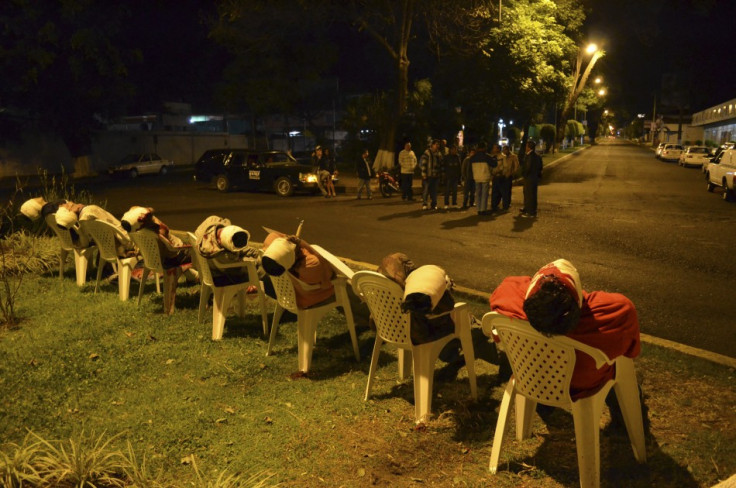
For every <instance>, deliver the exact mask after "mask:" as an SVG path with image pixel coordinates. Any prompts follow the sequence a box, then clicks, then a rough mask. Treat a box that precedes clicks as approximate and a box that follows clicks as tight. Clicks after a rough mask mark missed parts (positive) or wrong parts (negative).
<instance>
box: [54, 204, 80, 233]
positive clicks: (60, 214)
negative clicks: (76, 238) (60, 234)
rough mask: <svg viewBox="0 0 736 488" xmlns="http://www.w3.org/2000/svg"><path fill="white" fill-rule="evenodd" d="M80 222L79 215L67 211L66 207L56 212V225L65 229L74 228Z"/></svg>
mask: <svg viewBox="0 0 736 488" xmlns="http://www.w3.org/2000/svg"><path fill="white" fill-rule="evenodd" d="M78 221H79V217H77V214H76V213H74V212H72V211H71V210H69V209H67V208H66V207H59V210H57V211H56V224H57V225H59V226H60V227H63V228H65V229H69V228H71V227H73V226H74V225H75V224H76V223H77V222H78Z"/></svg>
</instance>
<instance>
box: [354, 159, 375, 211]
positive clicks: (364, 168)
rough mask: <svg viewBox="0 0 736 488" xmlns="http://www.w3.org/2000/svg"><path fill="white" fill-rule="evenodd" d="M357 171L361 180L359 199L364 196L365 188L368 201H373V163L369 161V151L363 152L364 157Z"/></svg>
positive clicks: (357, 166) (359, 183)
mask: <svg viewBox="0 0 736 488" xmlns="http://www.w3.org/2000/svg"><path fill="white" fill-rule="evenodd" d="M355 169H356V171H357V173H358V180H359V182H358V196H357V199H358V200H360V198H361V195H362V194H363V187H365V189H366V193H367V194H368V200H370V199H372V198H373V196H372V195H371V178H372V177H373V168H371V162H370V161H369V160H368V149H364V150H363V155H362V156H361V158H360V161H358V163H357V164H356V165H355Z"/></svg>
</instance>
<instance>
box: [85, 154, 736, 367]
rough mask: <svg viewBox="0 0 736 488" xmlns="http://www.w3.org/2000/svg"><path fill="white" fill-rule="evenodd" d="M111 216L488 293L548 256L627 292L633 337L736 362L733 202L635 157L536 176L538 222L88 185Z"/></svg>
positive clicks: (596, 160) (390, 204) (579, 161)
mask: <svg viewBox="0 0 736 488" xmlns="http://www.w3.org/2000/svg"><path fill="white" fill-rule="evenodd" d="M91 190H92V191H93V193H94V194H95V195H96V196H99V197H100V198H106V199H107V202H108V208H109V209H110V210H111V211H113V213H115V214H116V215H119V214H122V213H123V211H125V210H126V209H127V207H128V206H129V205H131V204H134V203H135V204H146V205H149V206H152V207H154V208H155V209H156V214H157V215H158V216H159V217H160V218H162V220H164V221H165V222H166V223H167V224H169V225H170V226H171V227H173V228H182V229H194V228H195V227H196V226H197V225H198V224H199V222H201V221H202V220H203V219H204V218H205V217H207V216H208V215H211V214H217V215H222V216H228V217H229V218H230V219H231V220H233V222H235V223H238V224H240V225H243V226H244V227H246V228H248V229H251V231H252V234H253V239H254V240H261V239H263V237H265V232H263V231H262V230H261V229H260V226H261V225H266V226H269V227H272V228H276V229H279V230H283V231H285V232H292V231H293V230H294V229H296V226H297V223H298V221H299V219H304V220H305V224H304V234H303V235H304V237H305V238H306V239H307V240H308V241H310V242H314V243H318V244H320V245H322V246H323V247H326V248H328V249H330V250H332V251H333V252H334V253H336V254H338V255H343V256H347V257H350V258H352V259H356V260H360V261H366V262H371V263H377V262H378V260H379V259H380V258H381V257H382V256H384V255H386V254H388V253H389V252H392V251H404V252H406V253H407V254H409V255H410V256H411V257H412V258H413V259H414V260H415V262H417V263H419V264H426V263H434V264H438V265H441V266H443V267H445V268H446V269H447V270H448V272H449V273H450V275H451V276H452V277H453V278H454V279H455V281H456V282H457V283H459V284H461V285H464V286H467V287H471V288H475V289H478V290H486V291H489V292H490V291H491V290H492V289H493V288H494V287H495V286H496V285H497V284H498V283H499V282H500V281H501V280H502V279H503V277H505V276H507V275H513V274H532V273H534V272H535V271H536V269H537V268H539V267H540V266H541V265H543V264H545V263H547V262H549V261H552V260H553V259H556V258H559V257H565V258H567V259H570V260H571V261H572V262H573V263H574V264H575V265H576V266H577V267H578V269H579V270H580V273H581V277H582V280H583V285H584V287H585V288H586V289H588V290H594V289H604V290H607V291H616V292H621V293H624V294H626V295H627V296H629V297H630V298H631V299H632V300H633V301H634V303H635V304H636V306H637V308H638V310H639V316H640V322H641V327H642V330H643V331H644V332H646V333H648V334H652V335H655V336H658V337H662V338H666V339H670V340H674V341H677V342H682V343H685V344H688V345H691V346H695V347H699V348H703V349H706V350H710V351H714V352H718V353H721V354H725V355H728V356H731V357H736V327H735V326H734V316H735V315H736V313H735V310H734V308H735V305H736V300H734V297H733V294H734V276H736V259H734V255H735V254H736V252H734V251H735V250H736V232H735V231H734V226H735V224H736V204H734V203H726V202H723V201H722V200H721V198H720V195H719V194H711V193H708V192H706V191H705V182H704V180H703V178H702V175H701V174H700V172H699V171H698V170H697V169H684V168H680V167H679V166H677V165H676V164H671V163H663V162H660V161H657V160H656V159H654V157H653V153H652V152H651V151H650V150H648V149H646V148H641V147H637V146H634V145H630V144H627V143H625V142H616V141H610V142H605V143H603V144H600V145H598V146H595V147H592V148H590V149H588V150H585V151H582V152H581V153H578V154H577V155H575V156H573V157H571V158H568V159H567V160H565V161H562V162H560V163H558V164H557V165H555V166H554V167H552V168H546V169H545V175H544V183H543V185H542V186H541V187H540V190H539V198H540V209H539V218H538V219H536V220H529V219H522V218H519V217H518V216H517V212H518V209H519V208H520V206H521V198H522V196H521V188H520V187H514V197H513V200H512V212H510V213H507V214H503V215H500V216H495V217H483V218H479V217H478V216H477V215H475V213H474V212H471V211H466V212H462V211H460V210H450V211H435V212H426V211H422V210H421V209H420V205H419V204H418V203H414V204H411V203H405V202H402V201H401V200H400V199H399V198H397V197H393V198H389V199H383V198H381V197H380V196H379V197H378V198H374V199H373V200H371V201H367V200H361V201H356V200H355V199H354V197H352V196H350V195H348V196H345V197H338V198H337V199H324V198H321V197H310V196H296V197H292V198H279V197H277V196H275V195H271V194H248V193H237V192H236V193H229V194H220V193H217V192H216V191H214V190H213V189H211V188H207V187H203V186H200V185H196V184H194V183H193V182H191V181H190V179H189V176H188V175H177V176H176V177H174V178H165V179H161V178H157V177H148V178H139V179H138V180H136V181H135V182H130V181H127V182H126V181H122V182H121V181H116V182H112V183H109V182H106V181H105V182H103V183H102V184H99V183H98V184H96V185H95V186H94V187H92V188H91Z"/></svg>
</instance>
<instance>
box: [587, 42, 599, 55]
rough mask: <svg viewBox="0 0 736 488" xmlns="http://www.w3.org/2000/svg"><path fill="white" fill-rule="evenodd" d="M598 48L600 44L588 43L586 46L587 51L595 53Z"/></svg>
mask: <svg viewBox="0 0 736 488" xmlns="http://www.w3.org/2000/svg"><path fill="white" fill-rule="evenodd" d="M597 50H598V46H597V45H595V44H594V43H590V44H588V47H586V48H585V52H586V53H588V54H593V53H594V52H596V51H597Z"/></svg>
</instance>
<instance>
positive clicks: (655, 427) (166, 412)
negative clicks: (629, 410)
mask: <svg viewBox="0 0 736 488" xmlns="http://www.w3.org/2000/svg"><path fill="white" fill-rule="evenodd" d="M131 288H132V290H131V292H132V293H131V295H133V296H135V294H136V293H137V285H136V284H133V285H132V287H131ZM93 289H94V283H92V284H89V283H88V284H87V285H86V286H85V287H83V288H78V287H77V286H76V285H75V284H74V280H73V277H72V270H71V269H69V270H68V273H67V275H66V276H65V279H63V280H59V279H58V277H51V276H40V277H39V276H34V275H28V276H26V278H25V279H24V282H23V286H22V288H21V292H20V295H19V296H18V299H17V304H18V311H19V315H20V316H21V317H22V319H23V320H22V322H21V323H20V324H19V325H18V326H17V327H16V328H13V329H9V330H8V329H0V440H2V441H4V442H14V443H21V442H22V441H23V439H24V438H25V437H26V435H27V433H28V430H29V429H30V430H32V431H33V432H34V433H36V434H37V435H38V436H40V437H42V438H44V439H48V440H63V439H67V440H68V439H70V438H72V439H73V438H79V437H80V436H82V435H86V436H92V437H93V438H98V437H99V436H101V435H103V434H104V435H105V436H108V437H112V436H115V435H118V434H119V436H118V437H115V438H114V439H112V440H111V446H113V447H114V448H116V449H120V450H124V449H126V443H127V442H129V443H130V445H131V446H132V447H133V449H134V450H135V452H136V453H137V456H138V459H143V458H144V457H145V459H146V463H147V465H148V468H147V469H149V470H150V472H151V473H160V474H159V478H158V481H159V482H160V483H161V484H164V485H167V486H214V485H208V484H207V483H209V482H210V481H213V480H216V479H217V477H218V476H220V475H221V473H222V471H223V470H226V471H227V473H230V474H234V475H238V476H240V477H242V478H247V477H248V476H250V475H252V474H254V473H256V474H259V475H262V476H261V477H266V476H270V478H269V479H268V480H267V482H266V485H276V484H280V485H281V486H299V487H302V486H307V487H312V486H315V487H316V486H326V487H337V486H346V487H362V486H499V487H512V486H535V487H536V486H540V487H558V486H576V485H577V460H576V454H575V442H574V432H573V429H572V419H571V417H570V416H569V415H568V414H566V413H565V412H562V411H559V412H557V411H556V412H554V413H553V414H552V415H551V416H550V417H548V418H547V419H546V421H542V419H541V418H539V417H536V418H535V421H534V426H533V435H532V438H531V439H529V440H526V441H524V442H516V441H515V440H514V436H513V433H511V434H510V435H508V436H507V440H506V442H505V444H504V448H503V450H502V454H501V464H500V466H499V470H500V472H499V473H498V474H497V475H495V476H492V475H490V473H489V472H488V459H489V456H490V450H491V444H492V438H493V431H494V427H495V422H496V409H497V408H498V406H499V403H500V399H501V396H502V391H503V386H504V384H503V383H502V382H501V381H500V380H499V378H498V365H497V362H498V361H497V358H496V356H495V349H494V348H493V347H491V346H490V345H489V344H488V342H487V340H486V339H485V337H484V336H483V335H482V334H481V333H480V331H479V330H474V342H475V344H476V357H477V358H478V360H477V365H476V368H477V371H478V387H479V399H478V401H477V402H473V401H471V400H470V389H469V385H468V381H467V377H466V374H465V368H464V367H462V368H460V367H459V365H456V364H445V363H442V362H440V363H438V365H437V370H436V377H435V385H434V392H435V398H434V403H433V413H434V414H435V415H434V416H433V418H432V420H431V421H430V422H429V423H428V424H426V425H421V426H419V427H417V426H415V424H414V419H413V416H414V407H413V389H412V384H411V379H408V380H406V381H403V382H400V381H399V380H398V374H397V366H396V359H395V354H394V351H393V350H392V349H391V348H390V347H385V348H384V350H386V351H387V352H386V353H383V354H382V356H381V368H380V369H379V370H378V372H377V378H376V382H375V384H374V388H373V392H372V398H371V399H370V400H369V401H367V402H364V401H363V394H364V390H365V384H366V378H367V374H368V366H369V358H370V353H371V350H372V347H373V337H374V336H373V333H372V332H371V331H370V330H369V328H368V326H367V309H365V308H364V307H362V306H356V307H355V310H354V311H355V314H356V324H357V326H358V333H359V342H360V349H361V355H362V359H361V361H360V362H356V361H355V358H354V357H353V354H352V348H351V345H350V338H349V335H348V333H347V327H346V326H345V323H344V319H343V316H342V315H341V314H340V313H339V312H332V313H331V314H330V315H328V316H327V318H326V319H325V320H324V321H323V322H322V323H321V324H320V327H319V328H318V338H317V347H316V348H315V351H314V358H313V361H312V368H313V369H312V371H311V372H310V373H309V374H308V375H307V376H306V377H300V375H296V374H293V373H295V371H296V370H297V358H296V324H295V323H294V322H291V323H289V322H285V321H282V324H281V327H280V329H279V337H278V341H277V344H276V346H275V353H274V355H273V356H270V357H266V355H265V352H266V346H267V339H266V338H264V337H263V336H262V329H261V324H260V316H259V315H257V314H256V313H255V310H254V313H253V314H249V315H248V316H247V317H246V318H244V319H239V318H235V317H232V318H230V319H228V321H227V323H226V326H225V335H224V338H223V340H222V341H219V342H213V341H212V340H211V339H210V336H211V315H209V316H208V319H207V321H206V322H205V323H204V324H198V323H197V306H198V290H199V287H198V286H193V285H180V286H179V289H178V294H177V299H176V307H177V310H176V312H175V313H174V315H173V316H164V315H162V314H161V313H160V310H161V307H162V304H161V301H162V300H161V297H160V296H158V295H156V294H155V293H154V289H153V285H152V284H149V285H148V292H147V293H146V295H144V299H143V303H142V304H141V307H140V308H137V307H136V300H135V299H131V300H130V301H128V302H126V303H124V302H120V301H119V300H118V298H117V286H116V285H114V284H113V285H111V284H108V285H106V286H104V287H103V289H102V290H101V292H99V293H97V294H93ZM471 308H472V310H473V313H474V314H475V315H476V316H477V317H480V316H481V315H482V314H483V313H484V312H485V311H487V303H481V302H478V301H471ZM637 373H638V374H639V377H640V379H641V381H642V385H643V389H644V392H645V398H646V404H647V406H648V414H649V419H650V422H651V423H650V428H649V432H648V441H647V442H648V446H647V450H648V456H649V462H648V464H647V465H645V466H639V465H637V464H636V462H635V460H634V458H633V454H632V452H631V448H630V446H629V444H628V439H627V437H626V434H625V433H621V432H620V431H618V430H616V429H612V428H610V426H609V425H608V418H607V414H606V415H605V416H604V420H603V427H604V430H603V433H602V435H601V466H602V476H601V478H602V485H603V486H609V487H614V486H615V487H618V486H633V487H651V486H657V487H667V486H672V487H706V486H711V485H712V484H714V483H715V482H717V481H718V480H719V479H723V478H726V477H728V476H729V475H731V474H733V473H734V472H736V428H734V426H735V425H736V388H735V386H734V371H733V370H729V369H727V368H724V367H721V366H718V365H714V364H711V363H707V362H704V361H701V360H697V359H693V358H691V357H687V356H684V355H682V354H679V353H673V352H671V351H668V350H664V349H660V348H657V347H654V346H647V345H645V346H644V347H643V352H642V356H641V358H640V359H639V360H638V361H637ZM512 424H513V422H509V429H512V428H513V427H512ZM8 449H9V446H7V445H6V446H5V449H4V450H5V451H6V452H7V451H8ZM0 483H2V482H1V481H0ZM254 484H255V483H254Z"/></svg>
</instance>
